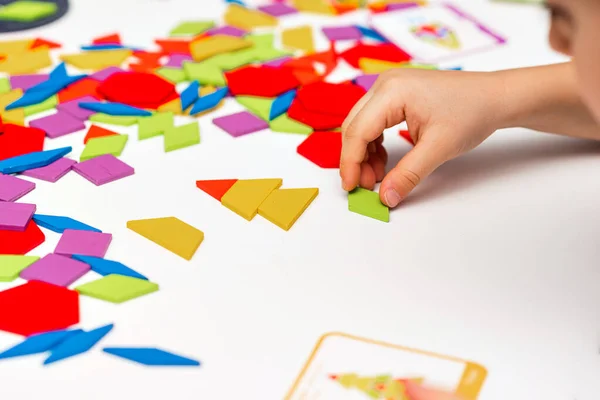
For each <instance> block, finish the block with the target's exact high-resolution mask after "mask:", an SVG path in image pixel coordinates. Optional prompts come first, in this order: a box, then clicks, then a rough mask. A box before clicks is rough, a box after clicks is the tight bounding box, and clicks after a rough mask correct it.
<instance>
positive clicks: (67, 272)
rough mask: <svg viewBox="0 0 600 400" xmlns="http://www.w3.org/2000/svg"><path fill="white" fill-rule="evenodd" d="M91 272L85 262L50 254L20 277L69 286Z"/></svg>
mask: <svg viewBox="0 0 600 400" xmlns="http://www.w3.org/2000/svg"><path fill="white" fill-rule="evenodd" d="M89 270H90V266H89V265H87V264H86V263H84V262H81V261H77V260H74V259H72V258H69V257H65V256H61V255H60V254H48V255H47V256H46V257H44V258H42V259H40V260H38V261H36V262H34V263H33V264H31V265H30V266H29V267H27V268H25V269H24V270H23V271H21V273H20V274H19V276H20V277H21V278H23V279H26V280H28V281H41V282H46V283H51V284H53V285H57V286H69V285H70V284H71V283H73V282H75V281H76V280H77V279H79V278H81V277H82V276H83V275H85V274H86V273H87V272H88V271H89Z"/></svg>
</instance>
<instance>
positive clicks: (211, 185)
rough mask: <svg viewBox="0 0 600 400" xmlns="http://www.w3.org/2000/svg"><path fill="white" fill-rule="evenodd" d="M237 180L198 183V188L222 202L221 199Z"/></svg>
mask: <svg viewBox="0 0 600 400" xmlns="http://www.w3.org/2000/svg"><path fill="white" fill-rule="evenodd" d="M237 181H238V180H237V179H215V180H209V181H196V186H198V189H200V190H202V191H203V192H205V193H207V194H209V195H211V196H212V197H214V198H215V199H217V200H219V201H221V197H223V195H224V194H225V193H227V191H228V190H229V189H231V187H232V186H233V184H234V183H236V182H237Z"/></svg>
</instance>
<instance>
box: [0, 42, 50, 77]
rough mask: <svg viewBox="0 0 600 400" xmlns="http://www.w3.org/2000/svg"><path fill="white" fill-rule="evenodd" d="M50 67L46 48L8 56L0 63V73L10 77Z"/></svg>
mask: <svg viewBox="0 0 600 400" xmlns="http://www.w3.org/2000/svg"><path fill="white" fill-rule="evenodd" d="M51 65H52V60H51V59H50V52H49V51H48V49H47V48H39V49H35V50H31V51H25V52H20V53H12V54H9V55H8V56H7V57H6V59H5V60H4V61H0V72H6V73H7V74H10V75H18V74H30V73H34V72H37V71H39V70H40V69H43V68H46V67H49V66H51Z"/></svg>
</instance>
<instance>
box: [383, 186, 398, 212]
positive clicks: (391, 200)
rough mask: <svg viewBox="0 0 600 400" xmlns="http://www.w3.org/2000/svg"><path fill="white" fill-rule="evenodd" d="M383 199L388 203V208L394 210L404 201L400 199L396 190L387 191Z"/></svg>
mask: <svg viewBox="0 0 600 400" xmlns="http://www.w3.org/2000/svg"><path fill="white" fill-rule="evenodd" d="M383 197H384V198H385V202H386V203H387V206H388V207H392V208H393V207H396V206H397V205H398V204H400V201H401V200H402V197H400V195H399V194H398V192H396V189H388V190H386V192H385V193H384V195H383Z"/></svg>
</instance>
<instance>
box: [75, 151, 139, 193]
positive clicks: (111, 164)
mask: <svg viewBox="0 0 600 400" xmlns="http://www.w3.org/2000/svg"><path fill="white" fill-rule="evenodd" d="M73 171H75V172H77V173H78V174H79V175H81V176H83V177H84V178H85V179H87V180H88V181H90V182H92V183H93V184H95V185H96V186H100V185H104V184H105V183H109V182H113V181H116V180H118V179H121V178H125V177H126V176H130V175H133V174H134V172H135V170H134V169H133V167H131V166H129V165H127V164H125V163H124V162H123V161H121V160H119V159H118V158H117V157H115V156H113V155H112V154H104V155H102V156H99V157H94V158H92V159H89V160H86V161H84V162H80V163H78V164H75V165H74V166H73Z"/></svg>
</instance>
